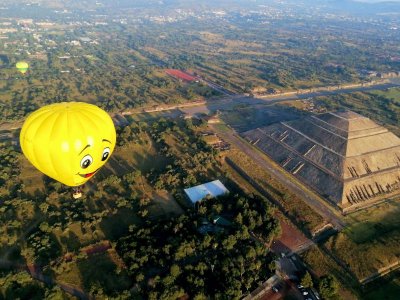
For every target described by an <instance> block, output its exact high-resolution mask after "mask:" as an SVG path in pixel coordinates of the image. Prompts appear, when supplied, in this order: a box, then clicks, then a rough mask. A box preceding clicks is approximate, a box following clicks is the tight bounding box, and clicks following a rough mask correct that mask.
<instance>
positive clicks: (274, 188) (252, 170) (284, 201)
mask: <svg viewBox="0 0 400 300" xmlns="http://www.w3.org/2000/svg"><path fill="white" fill-rule="evenodd" d="M227 157H228V158H229V159H231V160H232V161H233V162H234V163H235V164H236V165H237V166H238V167H240V168H241V169H242V170H243V171H244V172H245V173H246V174H247V175H248V176H250V177H251V178H252V179H253V180H254V181H255V182H256V183H257V184H259V185H260V186H261V187H262V188H263V189H265V190H266V191H267V192H268V193H269V194H270V195H271V196H272V197H273V198H274V199H275V200H277V201H278V202H279V203H280V204H281V205H282V206H283V208H284V209H285V211H286V213H287V214H288V216H289V217H290V218H291V219H293V220H294V222H295V223H296V224H297V225H299V226H300V227H301V228H302V229H303V230H304V231H306V232H307V233H308V234H311V233H312V232H313V230H315V229H316V228H317V227H319V226H321V224H322V223H323V218H322V217H321V216H320V215H319V214H318V213H316V212H315V211H314V210H313V209H312V208H310V207H309V206H308V205H307V204H306V203H305V202H304V201H303V200H301V199H300V198H299V197H298V196H296V195H294V194H293V193H291V192H290V191H289V190H288V189H286V188H285V187H284V186H283V185H282V184H280V183H279V182H278V181H276V179H274V178H273V177H272V176H271V175H270V174H269V173H268V172H267V171H266V170H264V169H262V168H261V167H260V166H258V165H257V164H256V163H255V162H254V161H252V160H251V159H250V158H249V157H248V156H247V155H245V154H243V153H241V152H240V151H237V150H232V151H230V152H229V153H228V154H227Z"/></svg>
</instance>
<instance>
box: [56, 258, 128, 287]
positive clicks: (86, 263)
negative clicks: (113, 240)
mask: <svg viewBox="0 0 400 300" xmlns="http://www.w3.org/2000/svg"><path fill="white" fill-rule="evenodd" d="M93 266H96V267H95V268H93ZM117 268H119V266H118V263H116V262H115V259H114V258H113V255H111V254H110V253H109V251H107V252H104V253H97V254H93V255H89V257H88V258H86V259H78V260H77V261H72V262H69V263H67V264H66V266H65V267H64V270H63V271H62V272H60V274H58V275H57V276H56V280H57V282H58V283H61V284H65V285H68V286H72V287H75V288H78V289H81V290H83V291H85V292H87V293H89V292H90V290H91V287H92V286H95V287H96V288H102V289H103V290H104V291H105V292H107V293H115V292H121V291H123V290H125V289H128V288H129V287H130V285H131V281H130V279H129V277H128V275H127V274H126V271H125V270H123V269H122V270H121V271H120V272H119V274H116V272H115V271H116V269H117ZM104 274H107V276H104Z"/></svg>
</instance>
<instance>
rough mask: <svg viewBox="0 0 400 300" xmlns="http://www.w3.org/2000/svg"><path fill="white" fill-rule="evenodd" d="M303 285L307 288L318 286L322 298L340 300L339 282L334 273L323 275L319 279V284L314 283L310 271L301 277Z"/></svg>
mask: <svg viewBox="0 0 400 300" xmlns="http://www.w3.org/2000/svg"><path fill="white" fill-rule="evenodd" d="M300 283H301V285H302V286H304V287H306V288H314V287H317V288H318V291H319V294H320V295H321V297H322V299H326V300H339V299H341V298H340V296H339V288H340V285H339V282H338V280H337V279H336V278H335V276H333V275H330V274H329V275H326V276H322V277H321V278H319V279H318V285H315V284H314V281H313V278H312V277H311V275H310V273H309V272H306V273H305V274H304V276H303V278H302V279H301V282H300Z"/></svg>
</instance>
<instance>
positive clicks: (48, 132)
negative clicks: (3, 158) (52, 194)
mask: <svg viewBox="0 0 400 300" xmlns="http://www.w3.org/2000/svg"><path fill="white" fill-rule="evenodd" d="M115 142H116V132H115V127H114V124H113V122H112V119H111V117H110V116H109V115H108V114H107V113H106V112H105V111H103V110H102V109H100V108H98V107H97V106H95V105H91V104H87V103H83V102H63V103H57V104H51V105H48V106H45V107H42V108H41V109H39V110H37V111H35V112H33V113H32V114H31V115H29V117H28V118H27V119H26V121H25V123H24V125H23V127H22V129H21V134H20V143H21V148H22V151H23V153H24V155H25V156H26V157H27V158H28V160H29V161H30V162H31V163H32V164H33V165H34V166H35V167H36V168H37V169H38V170H40V171H41V172H43V173H44V174H46V175H47V176H49V177H51V178H54V179H55V180H57V181H60V182H62V183H64V184H65V185H68V186H79V185H82V184H84V183H85V182H86V181H88V180H89V179H90V178H91V177H92V176H93V175H94V174H95V173H96V172H97V171H98V170H99V169H100V168H101V167H102V166H103V165H104V164H105V163H106V162H107V160H108V159H109V157H110V155H111V153H112V152H113V150H114V147H115Z"/></svg>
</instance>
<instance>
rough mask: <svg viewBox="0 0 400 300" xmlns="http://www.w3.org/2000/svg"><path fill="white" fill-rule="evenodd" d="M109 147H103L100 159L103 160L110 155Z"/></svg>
mask: <svg viewBox="0 0 400 300" xmlns="http://www.w3.org/2000/svg"><path fill="white" fill-rule="evenodd" d="M110 152H111V151H110V148H108V147H107V148H104V150H103V155H102V156H101V160H102V161H105V160H106V159H107V158H108V157H109V156H110Z"/></svg>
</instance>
